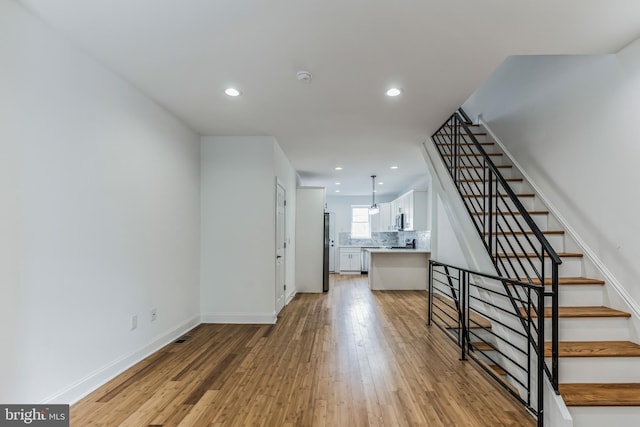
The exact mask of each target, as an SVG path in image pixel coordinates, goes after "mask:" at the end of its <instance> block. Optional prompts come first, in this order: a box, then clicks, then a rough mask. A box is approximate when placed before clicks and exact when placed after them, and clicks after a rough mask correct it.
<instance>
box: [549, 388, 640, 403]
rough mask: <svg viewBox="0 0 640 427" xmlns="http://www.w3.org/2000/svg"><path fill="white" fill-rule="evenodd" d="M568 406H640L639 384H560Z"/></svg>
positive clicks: (561, 392)
mask: <svg viewBox="0 0 640 427" xmlns="http://www.w3.org/2000/svg"><path fill="white" fill-rule="evenodd" d="M560 394H561V395H562V398H563V399H564V402H565V403H566V405H567V406H640V384H638V383H610V384H609V383H606V384H603V383H597V384H594V383H577V384H560Z"/></svg>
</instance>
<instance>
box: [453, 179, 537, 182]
mask: <svg viewBox="0 0 640 427" xmlns="http://www.w3.org/2000/svg"><path fill="white" fill-rule="evenodd" d="M492 181H493V182H496V179H493V180H492ZM505 181H507V182H522V181H524V179H522V178H509V179H506V178H505ZM458 182H483V181H482V180H481V179H459V180H458Z"/></svg>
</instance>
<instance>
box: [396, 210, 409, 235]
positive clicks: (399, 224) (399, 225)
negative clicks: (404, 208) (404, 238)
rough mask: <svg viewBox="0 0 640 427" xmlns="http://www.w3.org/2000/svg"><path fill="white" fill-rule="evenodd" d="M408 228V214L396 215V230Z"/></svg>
mask: <svg viewBox="0 0 640 427" xmlns="http://www.w3.org/2000/svg"><path fill="white" fill-rule="evenodd" d="M406 226H407V215H406V214H403V213H401V214H398V215H396V230H400V231H402V230H404V229H405V227H406Z"/></svg>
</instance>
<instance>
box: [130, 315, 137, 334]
mask: <svg viewBox="0 0 640 427" xmlns="http://www.w3.org/2000/svg"><path fill="white" fill-rule="evenodd" d="M137 327H138V315H137V314H134V315H133V316H131V330H132V331H133V330H134V329H135V328H137Z"/></svg>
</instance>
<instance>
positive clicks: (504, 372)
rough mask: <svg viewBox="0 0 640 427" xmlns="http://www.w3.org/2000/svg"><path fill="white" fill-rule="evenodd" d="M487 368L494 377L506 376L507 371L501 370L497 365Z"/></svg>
mask: <svg viewBox="0 0 640 427" xmlns="http://www.w3.org/2000/svg"><path fill="white" fill-rule="evenodd" d="M489 368H490V369H491V370H492V371H494V372H495V373H496V375H500V376H505V375H507V371H505V370H504V369H502V368H501V367H500V366H498V365H489Z"/></svg>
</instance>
